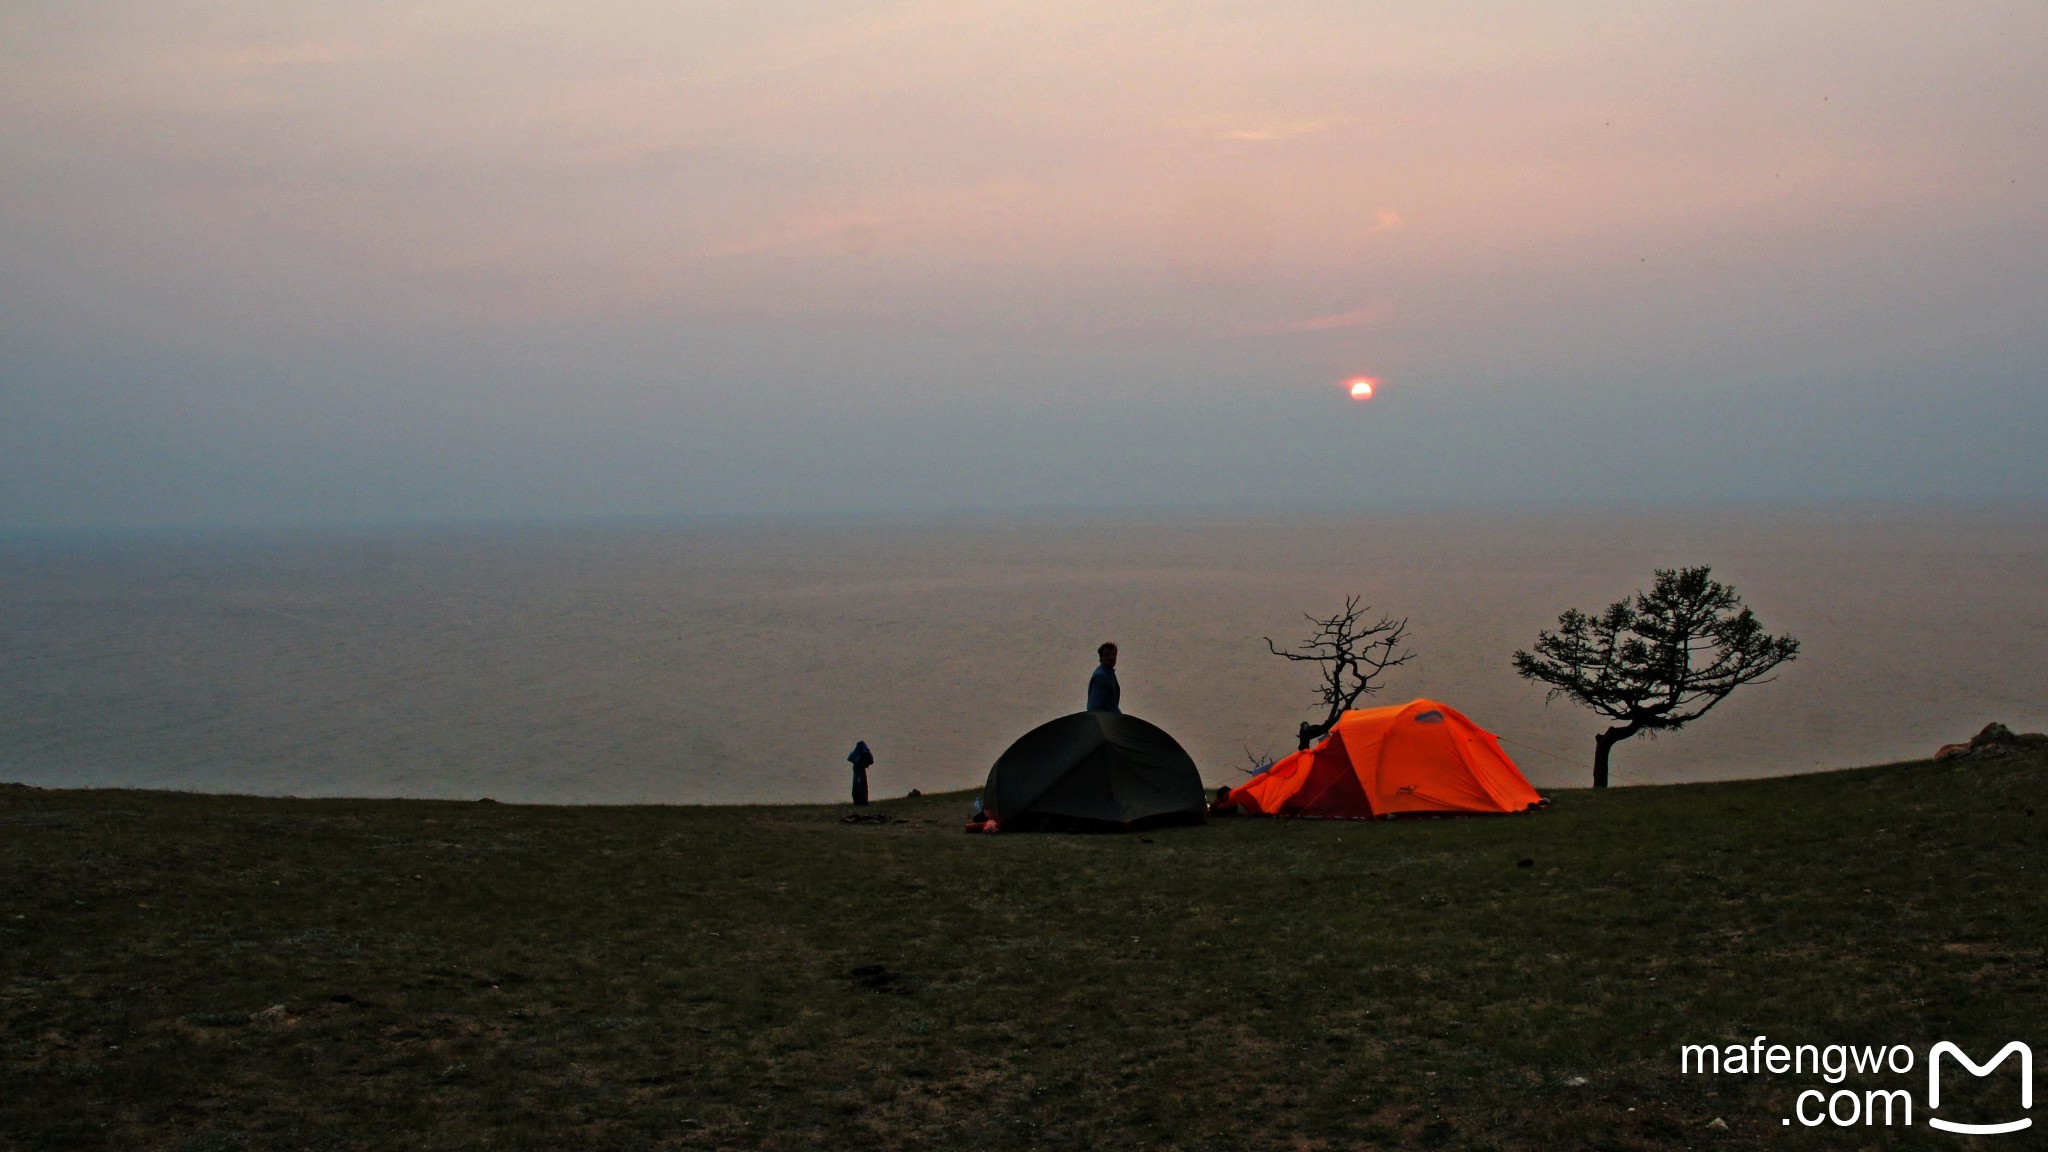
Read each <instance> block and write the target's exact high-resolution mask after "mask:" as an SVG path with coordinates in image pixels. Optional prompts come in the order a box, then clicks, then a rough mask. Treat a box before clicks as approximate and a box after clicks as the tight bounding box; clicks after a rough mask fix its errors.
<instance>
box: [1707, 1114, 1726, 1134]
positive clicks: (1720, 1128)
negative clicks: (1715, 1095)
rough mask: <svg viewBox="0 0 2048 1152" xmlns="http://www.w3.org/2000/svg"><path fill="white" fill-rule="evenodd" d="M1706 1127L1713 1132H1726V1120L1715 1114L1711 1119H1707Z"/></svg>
mask: <svg viewBox="0 0 2048 1152" xmlns="http://www.w3.org/2000/svg"><path fill="white" fill-rule="evenodd" d="M1707 1128H1708V1130H1709V1131H1713V1132H1726V1131H1727V1130H1728V1122H1727V1121H1726V1120H1723V1119H1721V1118H1720V1117H1719V1116H1716V1117H1714V1118H1713V1119H1712V1120H1709V1121H1707Z"/></svg>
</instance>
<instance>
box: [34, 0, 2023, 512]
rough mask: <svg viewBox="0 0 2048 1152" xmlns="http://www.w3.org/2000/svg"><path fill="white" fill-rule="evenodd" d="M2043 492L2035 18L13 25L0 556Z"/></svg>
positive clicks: (640, 18)
mask: <svg viewBox="0 0 2048 1152" xmlns="http://www.w3.org/2000/svg"><path fill="white" fill-rule="evenodd" d="M1359 374H1369V375H1373V376H1376V377H1379V378H1380V379H1381V381H1382V385H1381V388H1380V391H1379V394H1378V395H1377V396H1376V397H1375V398H1374V399H1373V400H1371V401H1370V402H1367V403H1363V404H1358V403H1354V402H1352V401H1350V400H1348V399H1346V398H1345V397H1344V395H1343V393H1342V391H1341V389H1340V383H1341V382H1342V381H1343V380H1345V379H1346V378H1347V377H1350V376H1354V375H1359ZM2044 434H2048V5H2044V4H2042V3H2040V2H2039V0H2010V2H1983V3H1972V2H1968V0H1946V2H1942V3H1924V4H1896V3H1882V2H1874V0H1854V2H1844V3H1818V2H1808V0H1771V2H1768V3H1754V4H1745V3H1728V2H1719V3H1699V4H1675V3H1661V4H1660V3H1648V2H1645V0H1627V2H1617V3H1591V2H1577V3H1551V4H1541V5H1536V4H1506V3H1503V4H1477V3H1474V4H1457V3H1446V2H1431V3H1411V4H1370V3H1329V4H1311V3H1302V4H1249V3H1246V4H1223V3H1212V4H1175V5H1151V4H1125V5H1115V6H1111V5H1101V4H1085V5H1084V4H1074V5H1052V4H1047V3H1044V2H1043V0H1034V2H1030V3H1016V4H1006V3H980V4H958V3H906V4H873V3H863V4H847V3H841V4H823V3H794V4H792V3H775V2H770V0H745V2H738V3H729V4H725V3H721V4H670V3H654V2H651V0H650V2H642V3H609V4H576V5H570V4H562V5H526V4H517V3H509V2H506V0H492V2H490V3H482V2H478V3H405V4H380V3H373V2H369V0H347V2H343V3H277V2H269V3H261V4H258V3H246V4H241V3H211V4H201V3H182V2H179V0H148V2H146V3H144V2H138V3H102V4H79V3H75V2H72V0H61V2H59V0H50V2H44V0H11V2H10V3H8V4H6V5H4V6H0V526H12V527H34V526H104V525H134V524H184V523H239V522H271V521H327V520H345V521H360V520H385V519H419V518H448V517H456V518H462V517H506V516H510V517H529V516H543V517H554V516H564V515H581V514H590V513H597V514H668V513H732V512H741V513H746V512H776V513H787V512H827V511H834V510H863V511H908V512H915V511H920V510H934V509H983V508H1011V507H1024V508H1072V509H1103V510H1131V509H1140V508H1149V507H1166V506H1193V507H1262V508H1263V507H1292V506H1304V507H1306V506H1311V505H1313V506H1316V507H1322V508H1327V507H1331V506H1343V505H1365V506H1380V507H1385V506H1395V505H1407V506H1413V505H1428V504H1439V503H1441V504H1489V503H1513V502H1526V501H1567V502H1576V501H1603V500H1626V501H1632V502H1642V501H1650V502H1655V501H1661V500H1679V499H1686V500H1698V499H1705V500H1724V499H1809V498H1817V499H1830V500H1832V499H1842V498H1865V497H1867V498H1877V499H1890V498H1917V497H1995V498H2025V499H2040V498H2044V497H2048V452H2044V448H2043V445H2044Z"/></svg>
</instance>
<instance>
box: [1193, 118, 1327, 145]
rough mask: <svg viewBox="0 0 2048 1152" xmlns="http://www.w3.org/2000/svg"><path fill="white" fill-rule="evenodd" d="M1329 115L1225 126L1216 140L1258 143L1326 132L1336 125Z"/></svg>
mask: <svg viewBox="0 0 2048 1152" xmlns="http://www.w3.org/2000/svg"><path fill="white" fill-rule="evenodd" d="M1336 123H1337V122H1336V121H1335V120H1332V119H1330V118H1329V117H1327V116H1325V117H1320V118H1318V119H1315V120H1287V121H1282V122H1279V123H1267V124H1244V125H1239V126H1237V127H1233V128H1225V129H1223V130H1222V131H1220V132H1218V133H1217V134H1216V138H1217V139H1218V140H1234V141H1239V142H1241V143H1248V144H1260V143H1265V142H1267V141H1270V140H1292V139H1294V138H1296V137H1298V136H1314V135H1317V134H1318V133H1322V132H1328V131H1329V130H1330V129H1331V128H1333V127H1335V126H1336Z"/></svg>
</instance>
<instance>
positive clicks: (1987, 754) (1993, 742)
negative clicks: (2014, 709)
mask: <svg viewBox="0 0 2048 1152" xmlns="http://www.w3.org/2000/svg"><path fill="white" fill-rule="evenodd" d="M2042 748H2048V734H2044V733H2040V732H2025V733H2014V732H2013V730H2012V729H2010V728H2007V727H2006V726H2005V725H2003V724H2000V723H1999V722H1998V721H1996V720H1993V721H1992V722H1991V723H1989V724H1986V725H1985V726H1984V728H1983V730H1982V731H1979V732H1978V733H1977V734H1976V735H1975V736H1972V737H1970V742H1969V743H1968V744H1944V745H1942V746H1941V748H1940V750H1939V751H1937V752H1935V754H1934V762H1935V763H1937V764H1942V763H1946V762H1948V761H1950V760H1998V759H2002V758H2004V757H2007V756H2011V755H2014V754H2015V753H2018V752H2020V751H2022V750H2025V749H2035V750H2040V749H2042Z"/></svg>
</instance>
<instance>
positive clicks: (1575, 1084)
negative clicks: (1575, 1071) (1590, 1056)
mask: <svg viewBox="0 0 2048 1152" xmlns="http://www.w3.org/2000/svg"><path fill="white" fill-rule="evenodd" d="M1564 1086H1565V1087H1567V1088H1584V1087H1585V1086H1586V1078H1585V1077H1584V1076H1567V1077H1565V1078H1564Z"/></svg>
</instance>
